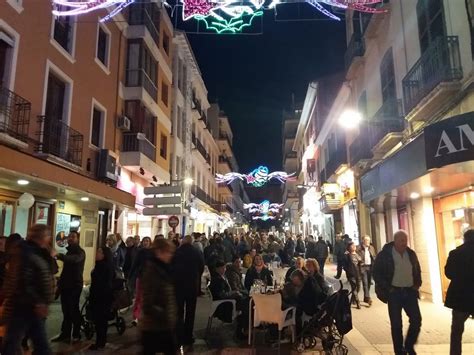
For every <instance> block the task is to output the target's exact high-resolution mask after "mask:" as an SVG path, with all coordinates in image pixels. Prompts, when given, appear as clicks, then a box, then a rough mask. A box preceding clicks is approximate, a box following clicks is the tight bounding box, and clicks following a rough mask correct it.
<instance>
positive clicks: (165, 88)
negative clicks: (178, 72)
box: [161, 81, 168, 106]
mask: <svg viewBox="0 0 474 355" xmlns="http://www.w3.org/2000/svg"><path fill="white" fill-rule="evenodd" d="M161 101H163V103H164V104H165V106H168V85H166V84H165V82H164V81H162V82H161Z"/></svg>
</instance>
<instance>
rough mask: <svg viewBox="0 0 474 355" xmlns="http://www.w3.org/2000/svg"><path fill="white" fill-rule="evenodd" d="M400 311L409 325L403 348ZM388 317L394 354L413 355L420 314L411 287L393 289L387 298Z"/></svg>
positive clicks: (413, 290) (419, 326)
mask: <svg viewBox="0 0 474 355" xmlns="http://www.w3.org/2000/svg"><path fill="white" fill-rule="evenodd" d="M402 310H405V313H406V314H407V316H408V320H409V322H410V325H409V327H408V332H407V335H406V337H405V346H403V324H402ZM388 315H389V316H390V325H391V328H392V341H393V350H394V352H395V354H405V353H406V352H408V354H415V349H414V346H415V344H416V341H417V339H418V335H419V334H420V328H421V313H420V307H419V305H418V291H417V290H415V289H414V288H411V287H403V288H398V287H397V288H394V289H393V291H391V292H390V294H389V296H388Z"/></svg>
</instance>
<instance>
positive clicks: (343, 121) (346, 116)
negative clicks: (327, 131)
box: [339, 109, 362, 129]
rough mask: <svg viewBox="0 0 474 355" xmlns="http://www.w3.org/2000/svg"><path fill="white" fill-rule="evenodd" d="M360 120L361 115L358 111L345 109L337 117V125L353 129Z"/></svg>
mask: <svg viewBox="0 0 474 355" xmlns="http://www.w3.org/2000/svg"><path fill="white" fill-rule="evenodd" d="M361 121H362V115H361V114H360V112H358V111H356V110H353V109H347V110H345V111H344V112H343V113H342V114H341V116H340V117H339V125H341V126H342V127H344V128H347V129H354V128H356V127H358V126H359V124H360V122H361Z"/></svg>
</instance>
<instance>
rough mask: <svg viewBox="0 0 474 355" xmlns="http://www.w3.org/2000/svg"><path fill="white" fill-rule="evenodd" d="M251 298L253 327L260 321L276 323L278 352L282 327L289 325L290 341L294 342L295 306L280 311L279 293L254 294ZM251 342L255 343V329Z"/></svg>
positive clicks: (260, 322)
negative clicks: (253, 306) (253, 304)
mask: <svg viewBox="0 0 474 355" xmlns="http://www.w3.org/2000/svg"><path fill="white" fill-rule="evenodd" d="M252 298H253V302H254V303H255V311H254V319H253V328H256V327H258V326H259V325H260V324H262V323H266V324H276V325H278V352H280V342H281V331H282V330H283V329H284V328H287V327H290V329H291V341H292V342H293V343H294V342H295V331H296V328H295V327H296V308H295V307H290V308H287V309H285V310H283V311H282V310H281V302H282V301H281V295H280V294H279V293H277V294H274V295H263V294H254V295H253V296H252ZM288 315H289V317H288ZM287 318H288V319H287ZM252 343H255V331H254V332H253V341H252Z"/></svg>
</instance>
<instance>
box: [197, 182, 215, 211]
mask: <svg viewBox="0 0 474 355" xmlns="http://www.w3.org/2000/svg"><path fill="white" fill-rule="evenodd" d="M191 193H192V194H193V195H194V196H196V197H197V198H198V199H200V200H201V201H203V202H204V203H207V204H208V205H209V206H214V207H217V206H220V202H219V201H217V200H214V199H213V198H212V197H211V196H209V195H208V194H207V193H206V191H204V190H203V189H201V188H200V187H199V186H197V185H193V187H192V189H191Z"/></svg>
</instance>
